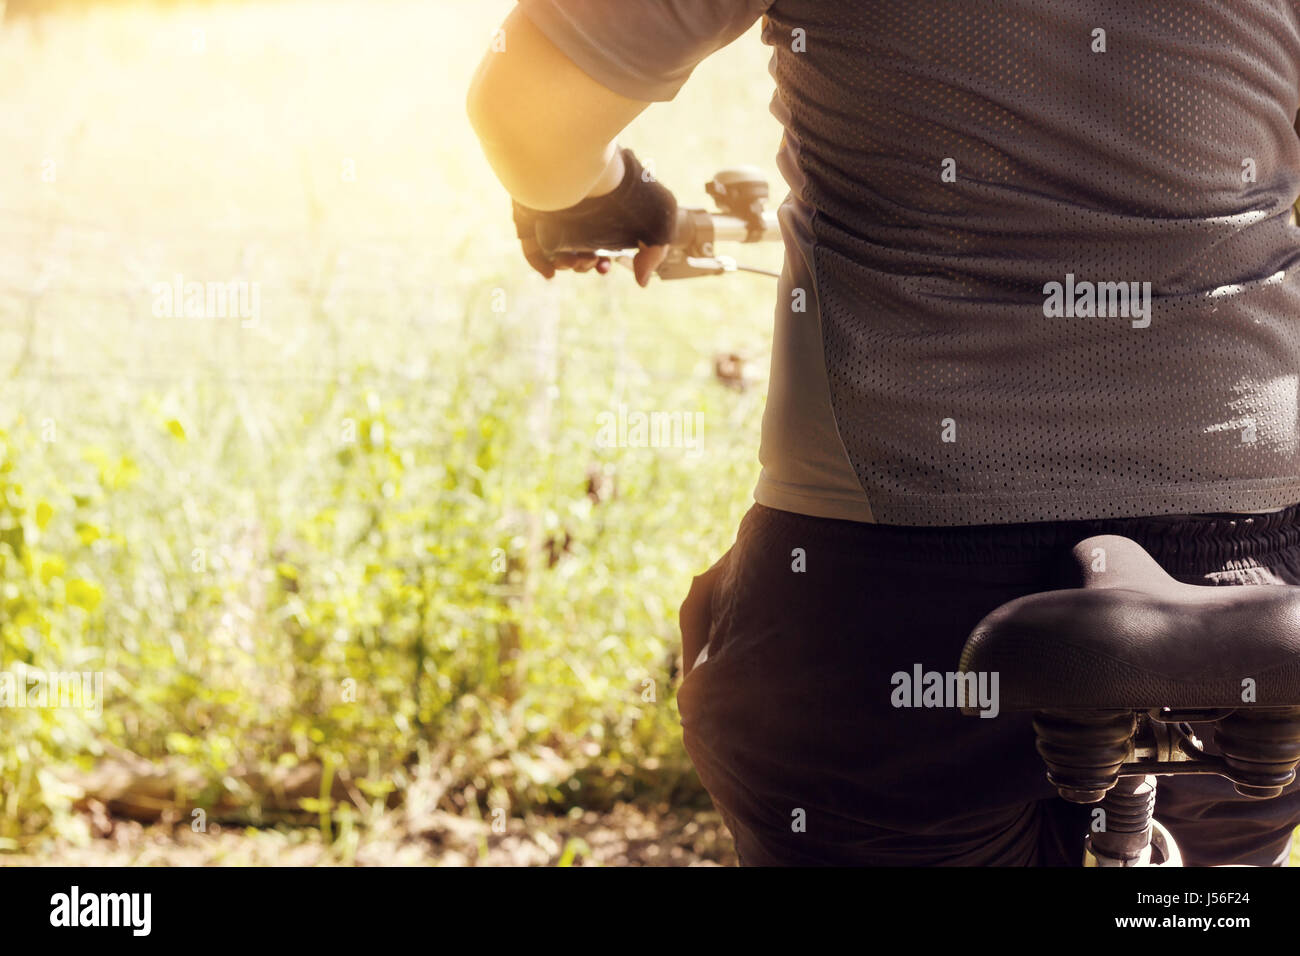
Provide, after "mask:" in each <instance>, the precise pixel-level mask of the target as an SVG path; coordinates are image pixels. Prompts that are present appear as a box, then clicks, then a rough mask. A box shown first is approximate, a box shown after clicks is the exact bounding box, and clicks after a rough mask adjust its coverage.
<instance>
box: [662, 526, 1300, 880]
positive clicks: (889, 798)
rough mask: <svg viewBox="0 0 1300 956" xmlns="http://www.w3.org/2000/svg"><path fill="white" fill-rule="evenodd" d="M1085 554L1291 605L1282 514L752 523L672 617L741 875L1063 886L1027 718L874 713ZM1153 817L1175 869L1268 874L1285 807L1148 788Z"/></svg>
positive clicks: (1072, 816)
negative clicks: (1285, 599)
mask: <svg viewBox="0 0 1300 956" xmlns="http://www.w3.org/2000/svg"><path fill="white" fill-rule="evenodd" d="M1093 534H1122V535H1126V536H1127V537H1130V538H1133V539H1134V540H1136V541H1137V542H1138V543H1139V544H1141V545H1142V546H1143V547H1144V548H1146V549H1147V550H1148V551H1149V552H1150V553H1151V555H1152V556H1153V557H1154V558H1155V559H1156V560H1157V561H1158V562H1159V563H1160V564H1161V565H1162V566H1163V567H1164V568H1165V570H1166V571H1168V572H1169V573H1170V574H1171V575H1173V576H1174V577H1175V578H1177V579H1178V580H1180V581H1184V582H1187V583H1191V584H1212V585H1239V584H1300V505H1296V506H1293V507H1291V508H1288V509H1287V510H1286V511H1283V512H1278V513H1276V514H1269V515H1259V516H1241V515H1233V516H1191V517H1188V516H1176V517H1157V518H1123V519H1109V520H1098V521H1063V522H1044V523H1037V524H1023V525H990V526H979V527H955V528H919V527H918V528H912V527H900V526H892V525H872V524H862V523H858V522H851V521H836V520H832V519H826V518H812V517H807V516H805V515H797V514H791V513H789V512H784V511H775V510H772V509H770V508H765V507H763V506H762V505H755V506H754V507H753V508H752V509H751V510H750V511H749V512H748V514H746V516H745V518H744V520H743V521H742V522H741V525H740V529H739V531H738V533H737V536H736V542H735V544H734V545H733V547H732V548H731V550H730V551H728V552H727V554H726V555H724V556H723V558H722V559H721V560H720V561H719V562H718V563H717V564H715V565H714V566H713V567H712V568H711V569H710V570H709V571H708V572H706V573H705V574H703V575H701V576H700V577H698V578H696V580H695V582H694V584H693V585H692V588H691V593H690V595H689V596H688V597H687V599H686V602H685V603H684V604H683V606H682V639H683V654H684V660H685V665H684V666H685V667H686V668H687V672H686V677H685V679H684V680H683V683H682V686H681V688H680V690H679V692H678V698H677V699H678V706H679V708H680V711H681V717H682V726H683V732H684V736H685V743H686V748H687V751H688V752H689V754H690V756H691V759H692V761H693V762H694V764H695V767H696V769H697V771H698V772H699V775H700V779H701V780H702V781H703V783H704V786H705V787H706V788H707V789H708V791H709V793H710V794H711V795H712V797H713V801H714V804H715V805H716V806H717V808H718V810H719V811H720V812H721V814H722V816H723V818H724V820H725V821H726V822H727V825H728V827H729V828H730V830H731V832H732V834H733V836H734V837H735V841H736V849H737V851H738V853H739V855H740V859H741V861H742V863H744V864H749V865H780V864H794V865H800V864H861V865H903V866H912V865H915V866H927V865H1012V866H1032V865H1039V866H1077V865H1078V864H1079V862H1080V859H1081V855H1082V847H1083V837H1084V835H1085V833H1086V832H1087V819H1088V814H1089V812H1090V810H1091V808H1090V807H1085V806H1078V805H1073V804H1068V803H1066V802H1065V801H1063V800H1061V799H1060V798H1059V797H1057V795H1056V791H1055V790H1054V789H1053V788H1052V787H1051V786H1050V785H1049V784H1048V782H1047V779H1046V777H1045V771H1044V767H1043V764H1042V761H1041V759H1040V758H1039V756H1038V754H1037V752H1036V751H1035V749H1034V734H1033V730H1032V728H1031V726H1030V720H1031V716H1030V715H1029V714H1020V713H1005V714H1000V715H999V716H997V717H995V718H992V719H983V718H979V717H966V716H962V715H961V714H960V713H959V712H958V711H956V710H954V709H949V708H943V707H920V708H917V707H896V706H894V703H895V701H894V700H891V697H892V695H893V691H894V689H895V684H894V682H893V681H892V675H894V674H895V673H898V672H907V673H911V672H913V670H914V668H915V667H916V666H917V665H919V666H920V667H921V668H922V670H923V671H940V672H948V671H953V670H956V668H957V660H958V657H959V655H960V653H961V648H962V645H963V643H964V642H965V640H966V636H967V634H969V632H970V631H971V629H972V628H973V627H974V626H975V625H976V624H977V623H978V622H979V620H980V619H981V618H982V617H984V615H986V614H987V613H989V612H990V611H992V610H993V609H994V608H996V607H997V606H998V605H1000V604H1003V603H1005V602H1007V601H1010V600H1012V599H1013V598H1016V597H1020V596H1022V595H1025V594H1030V593H1033V592H1036V591H1043V590H1049V589H1051V588H1053V587H1056V586H1058V585H1056V584H1055V583H1054V581H1053V578H1054V575H1055V573H1056V567H1057V562H1058V561H1060V560H1061V558H1062V555H1063V554H1064V553H1065V552H1068V551H1069V549H1070V548H1071V547H1072V546H1073V545H1074V544H1076V543H1077V542H1078V541H1080V540H1081V539H1083V538H1086V537H1088V536H1089V535H1093ZM701 651H703V652H704V653H701ZM697 659H698V663H697ZM1198 729H1200V728H1198ZM1207 736H1208V735H1206V734H1201V738H1202V740H1203V741H1204V742H1205V743H1206V744H1207V747H1208V749H1211V750H1213V745H1212V742H1211V741H1210V740H1207V739H1206V738H1207ZM1156 812H1157V816H1158V818H1159V819H1160V820H1162V822H1164V823H1165V824H1166V825H1167V826H1168V827H1169V829H1170V830H1171V831H1172V833H1173V834H1174V837H1175V838H1176V839H1177V840H1178V841H1179V844H1180V847H1181V849H1182V851H1183V856H1184V860H1185V862H1186V863H1187V864H1189V865H1209V864H1223V863H1253V864H1258V865H1270V864H1271V865H1277V864H1280V863H1282V862H1285V859H1286V856H1287V854H1288V852H1289V846H1290V836H1291V832H1292V830H1293V829H1294V828H1295V827H1296V825H1297V824H1298V823H1300V787H1298V786H1297V785H1296V784H1292V785H1291V786H1289V787H1287V788H1286V791H1285V792H1284V793H1283V794H1282V795H1281V796H1280V797H1277V798H1275V799H1273V800H1262V801H1258V800H1250V799H1247V798H1245V797H1241V796H1239V795H1238V794H1237V793H1236V792H1235V791H1234V790H1233V787H1232V784H1231V783H1229V782H1228V781H1226V780H1224V779H1223V778H1221V777H1217V776H1185V777H1173V778H1169V777H1166V778H1162V779H1161V781H1160V786H1159V791H1158V801H1157V811H1156Z"/></svg>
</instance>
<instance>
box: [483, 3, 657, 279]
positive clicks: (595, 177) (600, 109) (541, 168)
mask: <svg viewBox="0 0 1300 956" xmlns="http://www.w3.org/2000/svg"><path fill="white" fill-rule="evenodd" d="M502 30H503V33H504V36H505V49H504V50H503V51H500V52H496V51H490V52H488V53H487V55H486V56H484V58H483V61H482V63H480V64H479V68H478V70H477V71H476V72H475V74H474V79H473V81H472V82H471V83H470V88H469V97H468V102H467V104H466V106H467V110H468V113H469V118H470V123H471V125H472V126H473V127H474V131H475V133H477V134H478V137H479V141H480V142H481V144H482V146H483V152H484V154H485V155H486V156H487V159H488V162H489V163H490V164H491V166H492V169H493V170H494V171H495V172H496V175H497V178H498V179H499V180H500V181H501V184H502V185H503V186H505V188H506V191H507V192H509V193H510V195H511V196H513V197H514V198H515V199H516V200H517V201H518V202H520V203H522V204H523V205H525V206H528V207H530V208H532V209H537V210H554V209H565V208H568V207H570V206H573V205H576V204H577V203H578V202H580V201H581V200H583V199H585V198H588V197H591V196H603V195H605V194H607V193H610V192H613V190H614V189H615V187H617V186H618V184H619V183H620V182H621V181H622V179H623V172H624V169H623V155H622V152H621V151H620V150H619V148H618V145H617V143H616V141H615V137H617V136H618V134H619V133H621V132H622V131H623V129H624V128H625V127H626V126H627V125H628V123H630V122H632V120H634V119H635V118H636V117H637V116H638V115H640V113H641V112H642V111H643V110H644V109H645V108H646V107H647V106H649V105H650V104H649V102H647V101H643V100H633V99H628V98H627V97H625V96H621V95H619V94H618V93H615V92H613V91H612V90H609V89H607V88H606V87H604V86H602V85H601V84H600V83H597V82H596V81H595V80H593V79H592V78H591V77H590V76H588V75H587V74H586V73H584V72H583V71H582V70H580V69H579V68H578V67H577V66H576V65H575V64H574V62H573V61H572V60H570V59H569V58H568V57H567V56H565V55H564V53H563V52H561V51H560V50H559V48H557V47H556V46H555V44H553V43H552V42H551V41H550V40H549V39H547V38H546V36H545V35H544V34H543V33H542V32H541V31H540V30H538V29H537V27H535V26H534V25H533V23H532V21H530V20H529V19H528V17H526V16H525V15H523V13H521V12H520V11H519V9H518V8H516V9H515V10H514V11H513V12H511V14H510V16H509V17H507V18H506V21H505V24H504V25H503V27H502ZM523 246H524V256H525V257H526V258H527V259H528V261H529V263H531V264H532V266H533V267H534V268H535V269H537V270H538V271H539V272H541V273H542V275H544V276H546V278H548V279H549V278H550V277H551V276H552V275H553V274H554V271H555V269H556V268H572V269H575V270H577V271H579V272H586V271H588V270H590V269H591V268H593V267H595V266H596V265H597V263H598V260H597V258H596V257H595V256H581V255H578V256H575V255H562V256H559V257H557V258H556V259H555V260H552V261H548V260H547V259H546V258H545V256H543V255H542V253H541V250H540V249H539V248H538V247H537V243H536V241H535V240H532V239H527V238H526V239H524V240H523ZM666 253H667V247H666V246H650V247H647V248H643V249H642V250H641V251H640V252H638V253H637V256H636V258H635V260H634V261H633V270H634V271H635V273H636V279H637V282H638V283H639V284H640V285H642V286H644V285H646V284H648V283H649V281H650V276H651V274H652V273H653V272H654V270H655V269H656V268H657V267H658V266H659V263H660V262H662V261H663V258H664V256H665V254H666ZM603 268H604V267H602V269H603Z"/></svg>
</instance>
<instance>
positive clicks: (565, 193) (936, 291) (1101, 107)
mask: <svg viewBox="0 0 1300 956" xmlns="http://www.w3.org/2000/svg"><path fill="white" fill-rule="evenodd" d="M760 19H761V21H762V38H763V41H764V42H765V43H767V44H768V45H770V46H771V47H772V50H773V54H772V61H771V64H772V65H771V73H772V75H773V77H774V78H775V81H776V93H775V96H774V98H773V100H772V112H773V114H774V115H775V116H776V117H777V119H778V120H779V121H780V122H781V124H782V125H783V126H784V137H783V140H782V143H781V147H780V153H779V163H780V168H781V171H782V174H783V176H784V177H785V179H786V180H787V183H788V184H789V187H790V194H789V196H788V197H787V199H786V200H785V202H784V203H783V204H782V206H781V208H780V211H779V218H780V222H781V227H782V235H783V238H784V241H785V244H786V250H787V255H786V263H785V267H784V270H783V273H782V276H781V279H780V283H779V287H778V292H777V305H776V325H775V334H774V338H773V355H772V369H771V378H770V390H769V395H768V401H767V407H766V410H765V414H764V420H763V432H762V445H761V448H760V451H759V458H760V462H761V465H762V471H761V476H760V478H759V480H758V484H757V487H756V489H755V492H754V498H755V504H754V505H753V506H752V508H751V510H750V511H749V512H748V513H747V515H746V516H745V518H744V520H743V521H742V523H741V526H740V528H739V530H738V532H737V535H736V540H735V543H734V545H733V546H732V547H731V549H730V550H729V551H728V552H727V554H725V555H724V556H723V557H722V558H721V559H720V560H719V561H718V563H716V564H715V565H714V566H713V567H712V568H710V569H709V570H708V571H707V572H706V573H704V574H702V575H700V576H699V577H698V578H696V580H695V582H694V583H693V585H692V588H691V592H690V594H689V595H688V597H687V599H686V601H685V603H684V604H683V606H682V630H683V650H684V654H685V662H686V667H687V668H688V670H687V673H686V677H685V679H684V682H683V684H682V687H681V689H680V692H679V696H678V700H679V706H680V709H681V715H682V721H683V728H684V734H685V742H686V746H687V749H688V751H689V753H690V755H691V758H692V760H693V761H694V763H695V766H696V768H697V769H698V771H699V774H700V777H701V779H702V781H703V782H704V784H705V786H706V788H707V789H708V790H709V792H710V794H711V795H712V797H713V800H714V802H715V804H716V805H717V807H718V809H719V810H720V812H721V813H722V815H723V817H724V819H725V820H726V822H727V825H728V827H729V828H730V829H731V831H732V833H733V835H734V837H735V841H736V847H737V850H738V852H739V855H740V859H741V861H742V863H746V864H760V865H762V864H809V863H839V864H872V865H875V864H902V865H935V864H994V865H996V864H1010V865H1076V864H1077V863H1078V861H1079V858H1080V848H1081V843H1082V835H1083V833H1084V832H1085V830H1086V827H1085V826H1084V821H1085V820H1086V814H1087V810H1088V808H1087V807H1077V806H1071V805H1067V804H1065V803H1064V802H1063V801H1061V800H1059V799H1057V798H1056V796H1055V793H1054V791H1053V790H1052V788H1051V787H1050V786H1049V785H1048V783H1047V781H1046V780H1045V778H1044V774H1043V770H1042V766H1041V762H1040V761H1039V758H1038V756H1037V755H1036V754H1035V753H1034V752H1033V747H1032V740H1033V735H1032V731H1031V729H1030V728H1029V725H1028V721H1029V717H1028V716H1027V715H1014V714H1000V715H998V716H997V717H994V718H992V719H987V720H982V719H970V718H965V717H962V716H960V715H959V714H958V712H957V711H956V710H955V709H952V708H951V707H946V706H942V704H943V703H944V702H943V701H941V700H940V701H928V700H927V699H925V698H924V697H923V696H922V695H919V694H917V695H915V696H913V695H912V694H910V693H899V692H898V691H899V675H912V674H914V673H918V670H917V669H918V668H919V669H920V670H919V673H928V672H936V671H937V672H945V671H949V670H951V669H952V668H953V667H954V666H955V665H954V663H953V662H955V660H956V659H957V655H958V652H959V650H960V648H961V646H962V643H963V641H964V639H965V637H966V634H967V633H968V632H969V631H970V629H971V628H972V627H973V626H974V625H975V623H976V622H978V621H979V620H980V618H982V617H983V616H984V615H985V614H987V613H988V612H989V611H990V610H992V609H993V608H995V607H997V606H998V605H1000V604H1002V603H1004V602H1006V601H1008V600H1011V599H1012V598H1015V597H1018V596H1020V595H1023V594H1028V593H1031V592H1034V591H1039V590H1043V589H1048V588H1051V587H1053V586H1055V581H1056V579H1055V578H1054V577H1053V574H1054V572H1053V565H1054V562H1056V561H1057V560H1058V559H1059V558H1060V557H1061V556H1062V555H1063V553H1064V552H1065V551H1067V550H1068V549H1069V548H1070V546H1071V545H1073V544H1074V543H1075V542H1077V541H1078V540H1080V539H1082V538H1084V537H1086V536H1088V535H1092V534H1100V533H1114V534H1121V535H1125V536H1128V537H1130V538H1133V539H1135V540H1136V541H1137V542H1138V543H1139V544H1141V545H1142V546H1143V547H1144V548H1146V549H1147V550H1148V551H1149V552H1150V553H1151V554H1152V555H1153V556H1154V557H1155V558H1156V559H1157V560H1158V561H1159V562H1160V563H1161V564H1162V565H1163V566H1164V567H1165V569H1166V570H1167V571H1169V572H1170V573H1171V574H1172V575H1174V576H1175V577H1177V578H1178V579H1179V580H1182V581H1186V582H1190V583H1201V584H1217V585H1245V584H1279V583H1286V584H1297V583H1300V504H1297V502H1300V434H1297V415H1298V412H1297V408H1298V396H1300V386H1298V383H1300V322H1298V321H1297V319H1300V287H1298V286H1297V270H1298V269H1300V231H1297V227H1296V225H1295V222H1294V217H1293V214H1292V212H1291V209H1292V205H1293V203H1294V202H1295V201H1296V198H1297V196H1298V195H1300V138H1298V137H1297V135H1296V132H1295V129H1294V126H1295V122H1296V113H1297V107H1298V105H1300V12H1298V11H1297V7H1296V4H1295V3H1294V2H1292V0H1239V2H1236V3H1232V4H1223V3H1219V2H1217V0H1188V2H1186V3H1180V4H1168V3H1164V2H1154V0H1129V2H1126V3H1123V4H1114V3H1106V2H1102V0H1082V2H1078V0H1075V2H1068V3H1067V2H1054V0H1003V2H1000V3H996V4H993V3H986V2H975V0H908V2H906V3H904V2H901V0H860V2H854V3H848V2H843V3H827V2H818V0H713V2H703V0H619V2H618V3H609V2H600V0H521V2H520V3H519V5H518V7H517V8H516V10H515V11H514V12H513V13H512V14H511V16H510V17H509V19H508V20H507V21H506V24H505V26H504V34H503V35H504V37H505V39H506V46H505V49H504V51H497V52H491V53H489V54H488V55H487V57H486V58H485V60H484V64H483V66H482V67H481V69H480V71H479V74H478V75H477V76H476V78H475V81H474V84H473V86H472V88H471V94H470V103H469V107H470V113H471V117H472V119H473V121H474V123H475V126H476V128H477V130H478V132H479V134H480V136H481V138H482V139H483V142H484V146H485V149H486V152H487V154H488V156H489V158H490V160H491V162H492V164H493V166H494V168H495V169H496V171H497V173H498V175H499V177H500V179H501V180H502V182H503V184H504V185H505V186H506V187H507V189H508V190H509V191H510V192H511V193H512V194H513V196H514V198H515V200H516V203H515V217H516V222H517V223H519V226H520V230H519V231H520V235H521V237H522V238H523V241H524V252H525V255H526V256H527V257H528V259H529V261H530V262H531V263H532V264H533V265H534V267H535V268H537V269H538V270H539V271H541V272H542V273H543V274H545V275H548V276H549V275H551V274H553V269H554V268H574V269H576V270H578V271H589V270H591V269H593V268H599V269H603V268H605V266H606V264H605V263H602V262H599V261H598V260H597V259H596V258H595V257H594V256H566V257H563V258H561V259H559V260H557V261H556V262H554V263H548V262H547V261H546V260H545V258H544V257H542V256H541V255H540V253H539V252H538V250H537V248H536V246H535V244H533V243H531V242H530V239H529V238H528V237H529V236H531V235H532V228H533V225H534V224H535V223H536V222H537V221H538V220H539V219H541V218H546V217H553V218H554V219H555V221H557V222H561V223H566V224H569V225H575V224H576V225H582V226H607V225H609V224H611V223H621V224H622V225H623V226H624V227H626V228H627V229H628V230H629V232H630V234H633V235H635V236H636V238H638V239H639V240H640V241H641V242H642V246H643V247H642V249H641V251H640V253H639V254H638V257H637V276H638V280H639V281H641V282H642V284H644V283H645V282H647V281H648V279H649V275H650V273H651V271H652V270H653V267H654V264H655V263H656V262H657V261H658V257H660V256H662V246H663V243H664V242H665V241H666V240H667V236H668V232H667V231H666V230H667V224H668V223H669V222H670V219H671V215H670V211H671V209H672V208H673V200H672V196H671V193H669V192H668V190H666V189H665V188H664V187H662V186H661V185H659V184H657V183H655V182H653V179H652V177H646V176H643V175H640V169H639V166H638V164H637V162H636V160H635V157H634V156H633V155H632V154H631V153H630V152H624V151H621V150H620V149H619V148H618V147H617V146H616V145H615V138H616V137H617V135H618V134H619V133H620V131H621V130H622V129H623V128H624V127H625V126H626V124H627V123H628V122H629V121H631V120H632V119H633V118H634V117H635V116H636V115H638V114H639V113H640V112H641V111H642V110H643V109H645V108H646V106H647V105H648V104H650V103H653V102H662V101H666V100H671V99H672V98H673V97H674V96H675V94H676V93H677V91H678V90H679V89H680V88H681V87H682V85H683V84H684V83H685V82H686V81H687V79H688V77H689V76H690V74H691V71H692V69H693V67H694V66H695V65H696V64H697V63H699V62H700V61H701V60H702V59H704V58H705V57H706V56H708V55H709V54H710V53H712V52H713V51H715V50H717V49H719V48H720V47H722V46H724V45H726V44H727V43H729V42H731V41H732V40H734V39H736V38H738V37H739V36H741V35H742V34H744V33H746V32H747V31H748V29H749V28H750V27H751V26H753V25H754V23H755V22H756V21H759V20H760ZM755 81H757V78H755ZM625 171H626V172H625ZM1210 749H1211V750H1212V749H1213V748H1212V745H1211V746H1210ZM1157 812H1158V814H1159V816H1160V818H1161V819H1162V820H1163V821H1164V822H1165V823H1166V824H1167V825H1168V826H1169V828H1170V830H1171V831H1172V832H1173V834H1174V836H1175V838H1176V839H1177V840H1178V841H1179V843H1180V844H1181V846H1182V848H1183V853H1184V857H1185V859H1186V862H1188V863H1189V864H1192V865H1198V864H1218V863H1255V864H1276V863H1281V862H1282V861H1284V860H1285V859H1286V856H1287V854H1288V850H1289V842H1290V834H1291V832H1292V830H1293V828H1294V827H1295V826H1296V824H1297V822H1300V797H1298V796H1297V788H1296V787H1295V786H1294V785H1293V786H1291V787H1289V788H1287V791H1286V792H1285V793H1284V794H1283V795H1282V796H1281V797H1279V798H1277V799H1275V800H1270V801H1258V802H1252V801H1249V800H1247V799H1245V798H1242V797H1239V796H1237V795H1236V794H1235V792H1234V790H1233V788H1232V786H1231V784H1229V783H1228V782H1227V781H1225V780H1223V779H1221V778H1218V777H1214V776H1194V777H1174V778H1169V779H1167V780H1166V781H1164V782H1162V783H1161V786H1160V789H1159V804H1158V807H1157Z"/></svg>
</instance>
